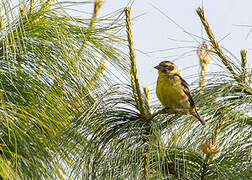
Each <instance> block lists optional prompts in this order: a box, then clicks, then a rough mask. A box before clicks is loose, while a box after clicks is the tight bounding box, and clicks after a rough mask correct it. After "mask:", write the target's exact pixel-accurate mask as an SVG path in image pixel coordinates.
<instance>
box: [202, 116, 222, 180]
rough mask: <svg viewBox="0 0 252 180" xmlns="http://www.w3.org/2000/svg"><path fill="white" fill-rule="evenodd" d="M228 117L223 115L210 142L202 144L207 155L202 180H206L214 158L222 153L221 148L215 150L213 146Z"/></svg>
mask: <svg viewBox="0 0 252 180" xmlns="http://www.w3.org/2000/svg"><path fill="white" fill-rule="evenodd" d="M226 119H227V116H226V115H223V116H222V118H221V119H220V121H219V122H218V124H217V126H216V128H215V131H214V133H213V135H212V137H211V138H210V140H207V141H206V142H205V143H204V144H202V151H203V152H204V153H205V154H206V157H205V160H204V163H203V167H202V171H201V180H204V179H205V175H206V172H207V170H208V166H209V164H210V162H211V160H212V158H213V157H214V156H215V155H216V154H217V153H218V152H219V151H220V147H218V148H213V146H214V145H215V144H216V142H217V139H218V136H219V134H220V130H221V127H222V125H223V124H224V122H225V121H226Z"/></svg>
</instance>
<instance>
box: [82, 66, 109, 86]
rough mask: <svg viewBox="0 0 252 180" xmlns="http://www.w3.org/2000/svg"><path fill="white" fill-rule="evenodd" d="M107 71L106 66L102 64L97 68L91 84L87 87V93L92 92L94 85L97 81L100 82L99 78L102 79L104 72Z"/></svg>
mask: <svg viewBox="0 0 252 180" xmlns="http://www.w3.org/2000/svg"><path fill="white" fill-rule="evenodd" d="M105 69H106V66H105V65H104V64H103V63H101V64H100V65H99V67H98V68H97V70H96V72H95V74H94V76H93V77H92V79H91V80H90V82H89V84H88V85H87V87H86V88H85V90H86V91H88V90H90V88H92V87H93V86H94V84H95V83H96V81H97V80H98V78H99V77H100V75H101V74H102V72H103V71H104V70H105Z"/></svg>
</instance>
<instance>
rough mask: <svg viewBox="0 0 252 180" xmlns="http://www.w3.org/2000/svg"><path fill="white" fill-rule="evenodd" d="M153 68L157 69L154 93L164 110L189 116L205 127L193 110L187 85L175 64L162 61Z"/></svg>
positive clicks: (193, 106) (192, 102)
mask: <svg viewBox="0 0 252 180" xmlns="http://www.w3.org/2000/svg"><path fill="white" fill-rule="evenodd" d="M155 68H156V69H158V80H157V87H156V93H157V97H158V99H159V100H160V102H161V103H162V105H163V106H164V107H165V109H170V110H171V111H172V112H175V113H176V112H178V113H184V114H191V115H193V116H194V117H196V118H197V119H198V120H200V122H201V124H202V125H205V121H204V120H203V119H202V118H201V117H200V115H199V114H198V112H197V110H196V108H195V103H194V101H193V98H192V96H191V93H190V91H189V85H188V83H187V82H186V81H185V80H184V79H183V78H182V77H181V76H180V72H179V70H178V68H177V67H176V66H175V64H174V63H172V62H170V61H162V62H161V63H160V64H159V65H158V66H156V67H155Z"/></svg>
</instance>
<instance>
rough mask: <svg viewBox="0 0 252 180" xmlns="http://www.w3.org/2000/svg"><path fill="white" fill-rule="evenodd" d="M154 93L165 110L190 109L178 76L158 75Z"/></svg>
mask: <svg viewBox="0 0 252 180" xmlns="http://www.w3.org/2000/svg"><path fill="white" fill-rule="evenodd" d="M156 93H157V97H158V99H159V100H160V102H161V103H162V105H163V106H165V107H167V108H190V103H189V102H188V97H187V95H186V94H185V93H184V88H183V86H182V85H181V81H180V78H179V77H178V76H172V75H167V74H164V73H159V76H158V81H157V87H156Z"/></svg>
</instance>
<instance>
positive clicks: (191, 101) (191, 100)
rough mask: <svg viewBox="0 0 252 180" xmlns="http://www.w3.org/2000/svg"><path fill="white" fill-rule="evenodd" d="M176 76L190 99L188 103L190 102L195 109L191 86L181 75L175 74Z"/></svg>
mask: <svg viewBox="0 0 252 180" xmlns="http://www.w3.org/2000/svg"><path fill="white" fill-rule="evenodd" d="M175 76H178V77H179V79H180V82H181V85H182V86H183V88H184V89H183V91H184V93H185V94H186V95H187V97H188V101H189V102H190V104H191V106H192V107H195V103H194V101H193V98H192V95H191V93H190V90H189V84H188V83H187V82H186V81H185V80H184V79H183V78H182V77H181V76H180V75H179V74H175Z"/></svg>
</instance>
